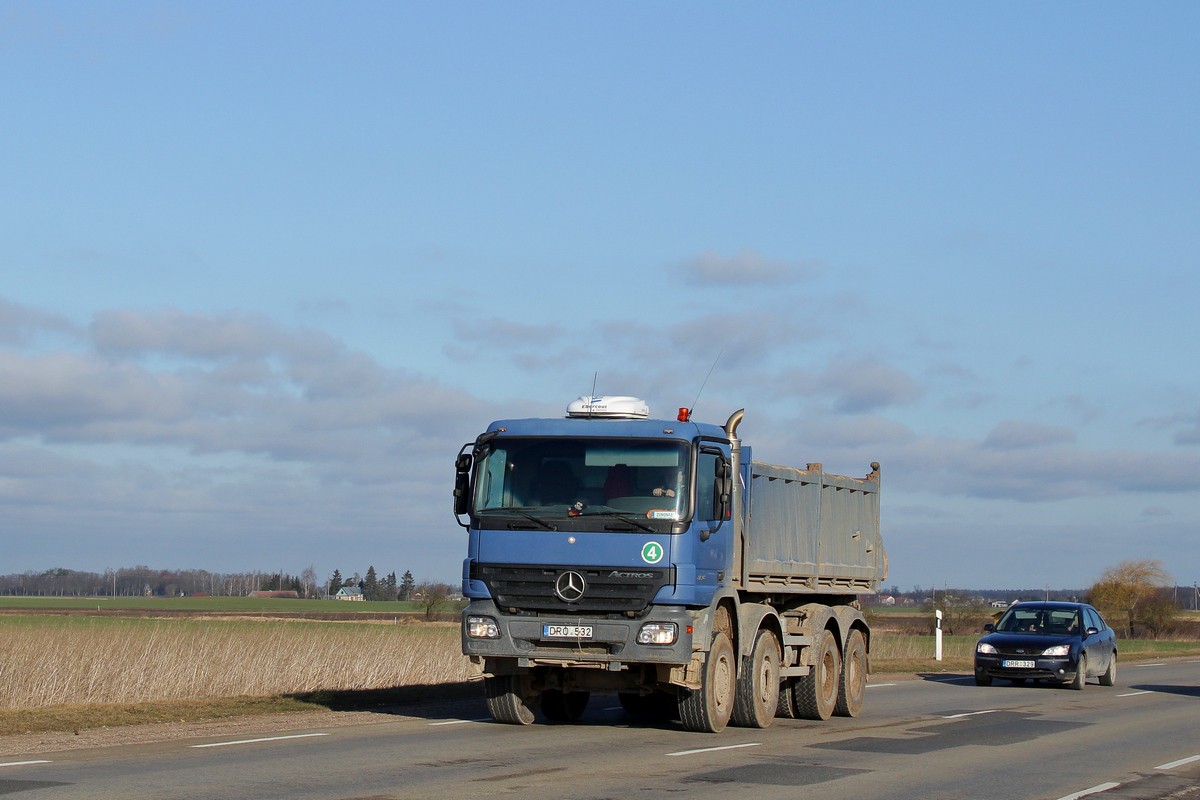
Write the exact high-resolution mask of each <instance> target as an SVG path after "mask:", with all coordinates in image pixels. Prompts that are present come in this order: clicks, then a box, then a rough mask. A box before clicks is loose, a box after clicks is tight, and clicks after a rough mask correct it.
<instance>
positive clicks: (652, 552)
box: [642, 542, 663, 564]
mask: <svg viewBox="0 0 1200 800" xmlns="http://www.w3.org/2000/svg"><path fill="white" fill-rule="evenodd" d="M662 557H663V548H662V545H661V544H659V543H658V542H646V543H645V544H644V545H642V561H645V562H646V563H647V564H657V563H658V562H660V561H662Z"/></svg>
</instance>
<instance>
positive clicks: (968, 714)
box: [942, 708, 1000, 719]
mask: <svg viewBox="0 0 1200 800" xmlns="http://www.w3.org/2000/svg"><path fill="white" fill-rule="evenodd" d="M999 710H1000V709H998V708H989V709H988V710H987V711H966V712H963V713H962V714H951V715H950V716H948V717H942V719H958V718H959V717H973V716H975V715H976V714H995V713H996V712H997V711H999Z"/></svg>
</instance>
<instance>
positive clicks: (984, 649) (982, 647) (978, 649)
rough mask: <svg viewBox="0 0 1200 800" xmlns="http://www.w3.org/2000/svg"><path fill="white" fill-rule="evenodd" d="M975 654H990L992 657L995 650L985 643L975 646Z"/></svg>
mask: <svg viewBox="0 0 1200 800" xmlns="http://www.w3.org/2000/svg"><path fill="white" fill-rule="evenodd" d="M975 652H976V653H992V654H993V655H994V654H995V653H996V648H994V647H992V646H991V645H990V644H988V643H987V642H980V643H979V644H977V645H975Z"/></svg>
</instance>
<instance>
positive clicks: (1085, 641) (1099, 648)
mask: <svg viewBox="0 0 1200 800" xmlns="http://www.w3.org/2000/svg"><path fill="white" fill-rule="evenodd" d="M984 630H985V631H989V633H988V634H987V635H986V636H984V637H983V638H982V639H980V640H979V643H978V644H976V645H975V683H977V684H978V685H980V686H990V685H991V683H992V680H993V679H994V678H1003V679H1006V680H1010V681H1012V682H1013V683H1016V684H1021V683H1025V681H1027V680H1035V681H1039V680H1040V681H1054V682H1056V683H1065V684H1067V685H1069V686H1070V687H1071V688H1072V689H1082V688H1083V685H1084V684H1085V683H1086V682H1087V680H1088V678H1099V679H1100V684H1101V685H1102V686H1112V685H1113V684H1114V683H1116V680H1117V638H1116V636H1114V635H1113V632H1112V628H1110V627H1108V626H1107V625H1105V624H1104V620H1103V619H1102V618H1101V617H1100V613H1099V612H1098V611H1096V609H1094V608H1092V607H1091V606H1089V605H1086V604H1084V603H1017V604H1016V605H1014V606H1010V607H1009V609H1008V611H1005V612H1004V616H1002V617H1001V618H1000V621H999V622H997V623H996V624H995V625H985V626H984Z"/></svg>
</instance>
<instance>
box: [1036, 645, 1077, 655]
mask: <svg viewBox="0 0 1200 800" xmlns="http://www.w3.org/2000/svg"><path fill="white" fill-rule="evenodd" d="M1070 654H1071V645H1069V644H1056V645H1054V647H1047V648H1046V649H1045V650H1043V651H1042V655H1044V656H1067V655H1070Z"/></svg>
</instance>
